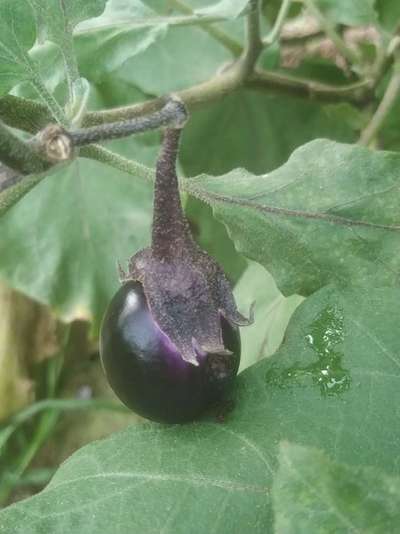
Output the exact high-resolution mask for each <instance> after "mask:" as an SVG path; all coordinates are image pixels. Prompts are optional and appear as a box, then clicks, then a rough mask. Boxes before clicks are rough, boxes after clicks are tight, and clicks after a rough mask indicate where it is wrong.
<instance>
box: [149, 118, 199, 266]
mask: <svg viewBox="0 0 400 534" xmlns="http://www.w3.org/2000/svg"><path fill="white" fill-rule="evenodd" d="M180 135H181V130H180V129H173V128H168V129H167V130H165V133H164V141H163V145H162V149H161V153H160V155H159V157H158V160H157V168H156V181H155V184H154V205H153V224H152V237H151V249H152V254H153V256H155V257H157V258H159V259H160V260H162V261H168V260H171V259H173V258H176V257H177V256H179V255H180V253H181V251H183V250H184V249H185V248H186V247H185V245H186V243H188V241H189V242H190V241H191V240H192V237H191V234H190V230H189V225H188V223H187V221H186V219H185V217H184V215H183V210H182V203H181V197H180V193H179V183H178V177H177V175H176V160H177V157H178V148H179V140H180Z"/></svg>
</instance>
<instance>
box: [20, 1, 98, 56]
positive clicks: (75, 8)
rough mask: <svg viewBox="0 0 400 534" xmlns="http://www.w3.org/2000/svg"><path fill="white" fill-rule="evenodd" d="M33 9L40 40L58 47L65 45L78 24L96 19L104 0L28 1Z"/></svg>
mask: <svg viewBox="0 0 400 534" xmlns="http://www.w3.org/2000/svg"><path fill="white" fill-rule="evenodd" d="M30 2H31V3H32V5H33V7H34V8H35V13H36V19H37V22H38V26H39V28H40V37H41V39H48V40H49V41H52V42H53V43H56V44H58V45H59V46H61V47H62V46H63V45H65V41H66V39H67V40H68V39H69V38H68V35H70V34H72V32H73V29H74V28H75V26H77V24H79V22H81V21H83V20H86V19H90V18H92V17H97V16H98V15H100V14H101V13H102V12H103V11H104V7H105V5H106V0H68V1H67V2H60V1H59V0H30Z"/></svg>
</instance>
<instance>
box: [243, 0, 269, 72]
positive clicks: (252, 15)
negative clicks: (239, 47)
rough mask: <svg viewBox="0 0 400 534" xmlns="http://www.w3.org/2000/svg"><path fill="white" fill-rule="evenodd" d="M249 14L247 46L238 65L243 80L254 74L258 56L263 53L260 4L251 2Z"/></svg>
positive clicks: (247, 19) (253, 0)
mask: <svg viewBox="0 0 400 534" xmlns="http://www.w3.org/2000/svg"><path fill="white" fill-rule="evenodd" d="M249 9H250V11H249V13H248V15H247V17H246V46H245V49H244V51H243V54H242V57H241V58H240V60H239V62H238V65H239V68H240V74H241V77H242V79H243V80H246V78H248V76H250V74H251V73H252V72H253V70H254V66H255V64H256V62H257V59H258V56H259V55H260V53H261V50H262V48H263V44H262V41H261V28H260V2H259V0H250V2H249Z"/></svg>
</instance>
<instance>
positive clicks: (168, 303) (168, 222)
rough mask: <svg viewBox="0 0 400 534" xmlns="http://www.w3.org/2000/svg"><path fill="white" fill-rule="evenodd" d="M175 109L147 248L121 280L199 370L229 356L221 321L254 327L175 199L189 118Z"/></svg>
mask: <svg viewBox="0 0 400 534" xmlns="http://www.w3.org/2000/svg"><path fill="white" fill-rule="evenodd" d="M170 105H171V106H176V109H177V116H178V117H179V120H177V123H176V127H175V128H167V129H166V130H165V133H164V141H163V147H162V150H161V154H160V156H159V158H158V161H157V168H156V181H155V188H154V212H153V227H152V242H151V246H150V247H148V248H146V249H143V250H141V251H139V252H138V253H136V254H135V255H134V256H132V257H131V259H130V261H129V267H128V273H126V274H125V273H123V272H121V281H123V282H125V281H128V280H134V281H138V282H140V283H141V284H142V286H143V289H144V293H145V295H146V298H147V302H148V305H149V308H150V311H151V313H152V315H153V317H154V320H155V321H156V322H157V324H158V326H159V328H160V329H161V330H162V331H163V332H164V333H165V334H166V335H167V336H168V338H169V339H170V341H171V342H172V343H173V344H174V345H175V347H176V348H177V350H178V351H179V352H180V354H181V356H182V358H183V359H184V360H185V361H187V362H190V363H191V364H193V365H199V362H200V361H202V360H203V359H204V358H205V357H206V356H207V355H213V354H214V355H220V356H229V354H230V352H229V350H227V349H226V348H225V346H224V343H223V339H222V329H221V316H222V317H224V318H225V319H226V320H227V321H228V322H229V323H230V324H231V325H232V326H247V325H249V324H251V323H252V321H253V318H252V313H250V318H249V319H246V318H245V317H244V316H243V315H241V314H240V313H239V312H238V310H237V308H236V304H235V301H234V297H233V294H232V289H231V287H230V284H229V282H228V280H227V278H226V276H225V274H224V272H223V270H222V268H221V267H220V266H219V265H218V263H217V262H216V261H215V260H214V259H213V258H211V257H210V256H209V255H208V254H207V253H205V252H204V251H202V250H201V249H200V248H199V246H198V245H197V243H196V242H195V241H194V239H193V237H192V235H191V232H190V229H189V224H188V221H187V220H186V218H185V216H184V214H183V210H182V205H181V200H180V196H179V186H178V178H177V174H176V160H177V155H178V148H179V139H180V134H181V129H182V127H183V126H184V123H185V122H186V119H187V112H186V109H185V106H184V104H183V103H182V102H181V101H180V100H178V99H176V98H173V99H171V100H170Z"/></svg>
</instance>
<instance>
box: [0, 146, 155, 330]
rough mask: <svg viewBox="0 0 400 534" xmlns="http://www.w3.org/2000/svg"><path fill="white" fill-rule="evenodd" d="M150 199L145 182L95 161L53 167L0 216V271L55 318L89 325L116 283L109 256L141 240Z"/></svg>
mask: <svg viewBox="0 0 400 534" xmlns="http://www.w3.org/2000/svg"><path fill="white" fill-rule="evenodd" d="M118 146H119V147H121V146H123V145H121V144H119V145H118ZM126 146H129V147H130V150H132V148H131V147H132V146H135V143H133V145H132V141H131V140H130V141H129V145H126ZM143 153H146V150H145V149H144V148H143V147H141V154H143ZM147 153H148V154H152V155H153V154H154V149H153V148H151V149H148V150H147ZM151 202H152V187H151V184H147V183H144V182H143V181H142V180H140V179H138V178H135V177H132V176H129V175H126V174H123V173H121V172H119V171H116V170H114V169H111V168H109V167H107V166H105V165H102V164H100V163H97V162H94V161H89V160H83V159H82V160H78V161H77V162H75V163H72V164H70V165H69V166H68V167H64V168H60V169H59V170H57V171H56V172H54V173H53V174H52V175H50V176H48V177H46V178H45V179H44V180H43V181H41V182H40V184H39V185H37V186H36V187H35V188H34V189H33V190H32V191H30V192H29V193H28V194H27V195H26V196H25V197H24V198H23V199H22V200H20V202H18V204H16V205H15V206H14V207H13V208H11V209H10V210H9V211H8V212H7V213H6V214H5V215H4V216H3V217H2V218H1V219H0V233H1V240H0V258H1V261H0V275H1V277H3V278H5V279H6V280H7V281H8V282H9V283H10V285H12V287H14V288H16V289H19V290H21V291H23V292H24V293H26V294H27V295H30V296H31V297H32V298H34V299H37V300H39V301H40V302H43V303H46V304H50V305H51V306H52V308H53V309H54V310H55V311H56V312H57V314H58V315H59V316H60V317H61V318H62V319H64V320H67V321H70V320H74V319H79V318H80V319H87V320H93V321H94V328H95V329H97V328H98V325H99V322H100V320H101V316H102V314H103V312H104V309H105V306H106V304H107V303H108V301H109V299H110V297H111V296H112V294H113V293H114V291H115V290H116V289H117V287H118V274H117V261H121V264H122V265H124V264H125V262H126V261H127V260H128V258H129V256H130V255H131V254H133V253H134V252H136V251H137V250H138V249H139V248H141V247H143V246H145V245H147V244H148V242H149V239H150V235H149V232H150V222H151Z"/></svg>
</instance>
